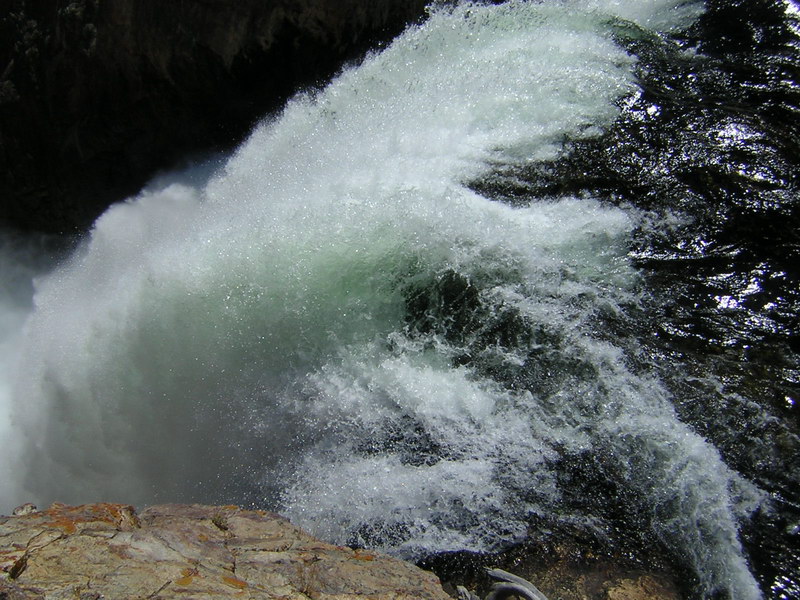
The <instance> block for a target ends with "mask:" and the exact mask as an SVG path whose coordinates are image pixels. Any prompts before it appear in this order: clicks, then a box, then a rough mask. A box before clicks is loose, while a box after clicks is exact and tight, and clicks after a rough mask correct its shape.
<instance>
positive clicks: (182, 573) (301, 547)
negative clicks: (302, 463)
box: [0, 504, 449, 600]
mask: <svg viewBox="0 0 800 600" xmlns="http://www.w3.org/2000/svg"><path fill="white" fill-rule="evenodd" d="M0 598H7V599H9V600H14V599H17V598H30V599H38V598H42V599H44V598H47V599H48V600H60V599H62V598H63V599H67V598H70V599H76V598H79V599H81V600H96V599H99V598H105V599H107V600H111V599H115V598H119V599H123V598H124V599H134V598H142V599H144V598H148V599H154V600H156V599H166V598H192V599H194V600H202V599H206V598H252V599H256V598H257V599H264V600H267V599H270V600H272V599H275V600H277V599H281V600H300V599H302V600H308V599H309V598H313V599H314V600H356V599H358V600H447V599H448V598H449V596H448V595H447V594H446V593H445V592H444V591H443V589H442V588H441V586H440V585H439V580H438V579H437V578H436V577H435V576H434V575H432V574H430V573H428V572H426V571H423V570H421V569H419V568H417V567H415V566H413V565H411V564H409V563H406V562H404V561H401V560H398V559H395V558H390V557H388V556H385V555H382V554H380V553H376V552H371V551H360V550H352V549H350V548H346V547H341V546H332V545H330V544H326V543H323V542H321V541H319V540H317V539H315V538H313V537H312V536H310V535H308V534H307V533H305V532H304V531H303V530H301V529H299V528H298V527H295V526H294V525H292V524H291V523H289V522H288V521H286V520H285V519H283V518H282V517H280V516H278V515H276V514H272V513H268V512H264V511H252V510H244V509H241V508H239V507H236V506H222V507H219V506H217V507H215V506H202V505H177V504H170V505H161V506H152V507H150V508H147V509H146V510H143V511H142V512H141V513H137V512H136V511H135V510H134V509H133V507H131V506H125V505H120V504H88V505H83V506H66V505H63V504H55V505H53V506H52V507H51V508H49V509H47V510H44V511H39V512H33V511H30V510H27V511H21V512H20V514H18V515H16V516H11V517H0Z"/></svg>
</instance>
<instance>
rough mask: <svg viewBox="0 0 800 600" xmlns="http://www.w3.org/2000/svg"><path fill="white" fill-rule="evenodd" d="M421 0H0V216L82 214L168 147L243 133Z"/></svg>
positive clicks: (38, 222)
mask: <svg viewBox="0 0 800 600" xmlns="http://www.w3.org/2000/svg"><path fill="white" fill-rule="evenodd" d="M425 4H426V2H425V0H182V1H180V2H177V1H176V2H164V1H163V0H75V1H72V2H70V1H68V0H0V198H2V204H0V224H2V223H6V224H10V225H12V226H16V227H19V228H23V229H38V230H41V231H52V232H62V231H72V230H80V229H83V228H85V227H87V226H88V225H89V224H90V223H91V222H92V220H93V219H94V218H95V217H96V216H97V214H99V212H101V211H102V210H103V209H104V208H105V207H106V206H107V205H108V204H109V203H110V202H112V201H114V200H117V199H120V198H121V197H123V196H125V195H128V194H131V193H133V192H135V191H136V190H137V189H138V188H139V187H140V186H141V185H142V184H143V183H144V181H145V180H146V178H147V177H149V176H151V175H152V174H153V173H154V172H155V170H157V169H159V168H166V167H168V166H170V165H171V164H173V163H174V161H176V160H177V159H178V158H180V157H183V156H185V155H187V154H190V153H200V152H204V151H208V150H211V149H215V148H224V147H230V146H232V145H234V144H235V143H237V142H238V141H240V140H241V139H242V137H243V136H244V135H245V134H246V132H247V131H248V130H249V129H250V128H251V127H252V126H253V124H254V123H255V122H256V121H257V120H258V118H260V117H261V116H263V115H264V114H265V113H266V112H267V111H268V110H270V109H274V108H277V107H278V106H280V103H281V102H283V101H284V100H285V98H286V97H287V96H288V95H289V94H291V93H292V91H293V90H295V89H297V87H298V86H303V85H309V84H314V83H318V82H320V81H324V79H325V78H327V77H329V76H330V75H331V74H332V73H333V72H335V70H336V69H337V68H338V66H339V65H340V64H341V63H342V62H343V61H345V60H347V59H349V58H353V57H357V56H358V55H359V54H360V53H363V52H364V51H365V50H366V49H368V48H369V47H370V46H371V45H374V44H376V43H377V42H378V41H380V40H388V39H391V38H392V37H393V36H395V35H396V34H397V33H399V32H400V31H401V30H402V29H403V27H404V26H405V25H406V24H407V23H408V22H410V21H412V20H414V19H416V18H419V17H420V16H421V15H422V13H423V9H424V6H425Z"/></svg>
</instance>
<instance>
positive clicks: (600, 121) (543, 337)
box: [2, 0, 759, 598]
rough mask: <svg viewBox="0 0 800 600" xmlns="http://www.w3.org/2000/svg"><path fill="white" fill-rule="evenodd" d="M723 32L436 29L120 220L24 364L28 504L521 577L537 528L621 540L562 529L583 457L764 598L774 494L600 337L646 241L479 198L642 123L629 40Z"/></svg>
mask: <svg viewBox="0 0 800 600" xmlns="http://www.w3.org/2000/svg"><path fill="white" fill-rule="evenodd" d="M697 12H698V7H697V6H696V5H694V4H685V3H682V2H677V1H674V0H673V1H669V0H663V1H649V2H643V1H641V0H627V1H621V0H618V1H612V0H596V1H595V2H591V3H588V8H587V3H586V2H569V1H563V2H551V3H534V2H521V1H520V2H510V3H508V4H506V5H503V6H491V7H490V6H478V5H466V4H465V5H462V6H460V7H459V8H457V9H437V10H434V11H432V14H431V16H430V19H429V20H428V21H427V22H426V23H425V24H424V25H423V26H422V27H419V28H414V29H411V30H409V31H408V32H406V33H405V34H404V35H403V36H401V37H400V38H399V39H398V40H396V41H395V43H394V44H393V45H392V46H391V47H390V48H388V49H387V50H386V51H384V52H382V53H381V54H378V55H375V56H372V57H370V58H369V59H367V60H366V61H365V62H364V64H362V65H361V66H359V67H358V68H355V69H353V70H350V71H347V72H345V73H343V74H342V75H341V76H340V77H338V78H337V79H336V80H335V81H334V82H333V83H332V84H331V85H329V86H328V87H327V88H326V89H325V90H323V91H321V92H319V93H317V94H314V95H305V96H300V97H298V98H296V99H294V100H293V101H292V102H290V103H289V105H288V106H287V107H286V109H285V110H284V112H283V113H282V114H281V115H279V116H277V117H275V118H274V119H272V120H270V121H269V122H266V123H264V124H262V125H261V126H260V127H259V128H258V129H257V130H256V131H255V132H254V133H253V135H252V137H251V138H250V140H248V142H247V143H246V144H244V146H243V147H242V148H241V149H240V150H239V151H238V152H237V154H236V155H235V156H233V157H232V158H231V159H230V161H229V162H228V163H227V164H226V165H225V167H224V168H222V169H221V170H220V171H219V172H218V173H216V174H215V175H214V176H213V177H212V178H211V179H210V181H208V182H207V183H204V184H197V185H187V184H173V185H166V184H164V185H161V186H159V187H157V188H155V189H151V190H149V191H147V192H144V193H143V194H141V195H140V196H139V197H138V198H135V199H132V200H130V201H128V202H126V203H124V204H120V205H117V206H115V207H112V208H111V209H110V210H109V211H108V212H107V213H106V214H105V215H103V216H102V217H101V218H100V220H99V221H98V222H97V224H96V226H95V228H94V231H93V232H92V235H91V238H90V239H88V240H87V242H86V244H85V245H84V247H83V248H82V249H81V250H80V251H79V252H78V253H76V255H75V256H74V258H73V259H72V260H71V261H70V262H69V264H67V265H65V266H64V267H63V268H61V269H60V270H59V271H57V272H56V273H55V274H53V275H51V276H49V277H47V278H44V279H42V280H41V281H39V283H38V285H37V291H36V296H35V304H36V309H35V311H34V312H33V314H32V315H31V317H30V319H29V320H28V322H27V326H26V330H25V335H24V340H23V341H18V340H16V339H15V338H14V336H13V335H12V334H11V333H9V335H8V336H7V340H8V341H7V342H6V343H7V344H13V346H14V348H21V349H22V350H21V357H22V358H21V361H20V363H19V365H18V366H17V367H15V368H14V369H13V372H12V370H11V369H10V368H9V369H8V370H7V372H6V373H5V374H4V376H5V377H6V379H5V380H4V383H3V385H4V388H3V389H4V390H9V389H11V388H13V389H11V391H10V392H8V391H4V402H6V403H7V404H6V406H7V411H6V412H11V413H12V416H13V418H14V420H15V427H14V430H13V431H15V432H22V434H23V435H24V439H19V438H18V437H17V434H16V433H14V434H13V435H12V429H10V428H7V431H5V432H3V435H4V437H5V436H8V438H9V439H10V440H12V441H11V443H9V444H8V447H13V448H17V449H19V451H20V453H21V454H22V455H24V460H23V461H20V462H16V463H15V462H9V461H7V463H6V467H7V468H6V473H5V476H6V477H7V479H6V481H8V482H9V485H7V486H6V488H5V489H4V490H3V496H2V500H3V502H7V503H8V506H12V505H13V504H12V502H13V503H19V502H23V501H28V500H35V501H37V502H39V503H46V502H49V501H52V500H56V499H58V500H61V501H66V502H85V501H94V500H117V501H125V502H133V503H138V504H144V503H152V502H157V501H205V502H223V501H225V502H254V503H257V504H260V505H265V506H269V507H278V508H280V509H281V511H282V512H283V513H284V514H286V515H287V516H289V517H290V518H291V519H292V520H294V521H295V522H297V523H298V524H300V525H303V526H305V527H308V528H310V529H311V530H312V531H314V532H315V533H317V534H318V535H321V536H323V537H326V538H328V539H331V540H335V541H337V542H340V543H368V544H372V545H375V544H378V545H383V546H386V547H388V548H389V549H391V550H392V551H393V552H396V553H399V554H401V555H404V556H419V555H420V554H422V553H426V552H432V551H441V550H453V549H461V548H468V549H474V550H487V549H494V548H497V547H500V546H502V545H503V544H507V543H510V542H513V541H515V540H519V539H522V538H523V537H524V536H525V534H526V528H527V523H528V521H529V520H530V519H531V518H532V517H533V516H536V515H542V516H546V517H548V518H554V519H555V520H556V521H562V522H570V523H580V524H582V525H583V526H587V527H593V526H596V527H598V528H599V527H600V525H599V524H595V520H599V519H597V518H596V517H595V516H593V515H592V514H591V511H590V510H589V509H588V508H587V509H586V510H583V511H578V510H576V511H572V512H569V511H565V510H563V509H562V508H561V506H562V504H561V500H562V498H563V495H564V493H565V490H564V489H563V485H565V484H564V479H563V477H561V475H560V473H561V472H560V471H559V466H560V464H561V461H562V458H563V457H581V460H584V461H589V462H591V461H596V462H597V465H598V467H599V468H601V469H602V470H603V471H607V472H610V473H614V474H615V476H616V477H617V478H618V479H619V483H620V485H622V486H623V488H624V490H625V493H626V497H628V498H629V500H627V502H628V505H627V507H626V508H627V509H629V510H630V511H632V514H633V513H634V512H636V513H637V514H639V513H641V514H644V515H651V516H652V519H653V522H652V525H651V527H652V532H653V534H654V535H655V536H657V537H658V538H659V539H660V540H661V541H662V542H663V543H664V544H666V545H667V546H668V547H669V548H671V549H673V551H674V552H675V553H676V555H678V556H681V557H684V558H686V560H687V561H688V563H689V564H690V565H691V566H692V567H693V568H694V570H695V571H696V573H697V578H698V586H699V591H700V592H703V593H709V594H710V593H711V592H712V591H713V590H715V589H719V590H728V591H729V592H730V593H731V594H732V596H733V597H735V598H755V597H758V595H759V594H758V591H757V588H756V585H755V582H754V580H753V578H752V576H751V575H750V573H749V571H748V569H747V565H746V563H745V560H744V558H743V556H742V553H741V547H740V545H739V542H738V540H737V528H738V524H739V520H740V519H742V518H744V517H745V516H746V514H747V512H748V511H749V510H751V509H752V507H753V506H754V505H755V503H756V502H757V500H758V494H757V492H756V491H755V490H753V489H751V487H750V486H749V485H747V484H746V483H745V482H743V481H741V480H740V479H739V478H738V477H737V476H736V475H735V474H734V473H733V472H731V471H730V470H729V469H728V468H727V467H725V465H724V464H723V463H722V461H721V460H720V457H719V455H718V453H717V451H716V450H715V449H714V448H713V447H711V446H710V445H708V444H707V443H705V442H704V441H703V440H702V439H701V438H700V437H698V436H697V435H696V434H694V433H693V432H691V431H690V430H689V429H688V428H687V427H686V426H684V425H683V424H682V423H680V422H679V421H678V419H677V417H676V415H675V413H674V411H673V409H672V407H671V404H670V400H669V398H668V396H667V394H666V392H665V391H664V389H663V388H662V386H661V385H660V384H659V382H658V381H656V380H655V379H653V378H652V377H651V376H649V375H648V374H647V372H646V371H643V370H642V369H640V368H634V367H633V366H632V364H633V362H634V361H633V360H632V359H633V358H635V357H634V356H632V354H633V355H635V354H636V346H635V341H633V340H625V341H624V347H623V344H622V342H620V343H619V344H616V343H612V342H610V341H608V340H607V339H605V336H603V332H602V331H598V329H597V328H598V324H602V322H603V321H602V316H603V315H617V316H622V318H625V315H626V314H627V312H629V311H632V310H634V309H635V307H636V305H637V302H638V298H637V294H638V288H637V283H638V281H637V274H636V272H635V271H634V270H633V269H632V267H631V266H630V265H629V263H628V261H627V256H626V253H627V246H626V244H627V241H628V238H629V235H630V233H631V231H632V229H633V228H634V227H635V226H636V225H637V218H638V217H637V215H636V214H635V213H633V212H631V211H623V210H621V209H616V208H610V207H606V206H603V205H601V204H599V203H598V202H594V201H591V200H586V199H583V200H578V199H569V198H565V199H563V200H561V201H559V202H549V203H534V204H533V205H532V206H530V207H529V208H510V207H508V206H505V205H503V204H500V203H497V202H493V201H490V200H488V199H486V198H483V197H481V196H480V195H478V194H476V193H474V192H472V191H470V190H469V189H467V188H466V187H465V185H464V184H465V183H466V182H468V181H470V180H475V179H477V178H479V177H480V176H481V175H482V174H483V173H487V172H488V171H489V170H490V169H491V168H492V165H496V164H509V163H523V162H525V161H531V160H538V159H543V158H550V157H553V156H555V155H557V153H558V152H560V151H561V149H562V143H563V140H564V139H565V137H566V136H572V137H576V136H580V135H587V136H588V135H593V134H595V133H597V132H598V131H600V129H601V128H602V127H603V126H604V125H606V124H608V123H609V122H610V121H611V120H613V119H614V118H615V116H616V114H617V108H616V106H615V101H616V100H617V99H619V98H620V97H622V96H624V95H625V94H627V93H630V92H632V91H633V90H634V89H635V82H634V80H633V76H632V73H631V64H632V61H633V59H632V58H631V57H630V56H628V55H626V54H625V53H624V52H623V51H622V50H620V49H619V48H618V47H617V46H616V45H615V44H614V43H613V41H612V38H611V33H612V31H611V25H610V18H611V17H612V16H613V17H616V18H623V19H630V20H632V21H634V22H636V23H638V24H639V25H641V26H642V27H649V28H660V29H667V28H669V27H674V26H679V25H685V24H686V23H688V22H690V20H691V18H693V17H694V16H696V14H697ZM452 281H456V282H457V283H456V284H455V287H456V289H457V291H458V295H459V298H460V300H457V301H456V302H458V301H463V300H464V298H471V301H472V302H473V303H474V304H475V305H476V306H479V307H480V308H478V309H475V310H476V311H477V312H473V313H470V314H472V315H473V318H475V319H476V323H475V324H474V325H473V326H472V327H467V328H464V327H462V328H461V331H462V333H463V335H455V334H452V331H453V330H454V329H457V328H458V327H459V325H458V323H459V319H460V317H459V316H458V314H456V312H457V311H456V312H453V311H451V312H450V313H448V310H450V309H451V308H452V307H448V306H447V303H446V302H444V303H443V302H439V301H438V300H436V299H437V298H439V297H440V296H441V297H444V296H446V294H447V289H448V288H447V286H448V285H449V284H448V282H452ZM458 282H461V283H460V284H459V283H458ZM466 282H469V284H470V286H467V287H464V286H465V285H466ZM458 285H461V288H459V287H458ZM437 294H438V295H439V296H437ZM417 296H419V297H422V298H423V310H422V311H420V312H419V313H418V314H415V313H414V312H413V311H412V310H411V309H410V306H411V299H413V298H415V297H417ZM424 302H428V304H427V305H425V304H424ZM437 302H439V304H437ZM504 319H506V320H508V319H511V320H514V319H516V322H517V326H515V327H514V328H512V329H513V334H510V335H511V338H512V339H508V336H506V337H503V335H502V334H498V333H496V331H497V330H502V327H503V325H502V323H503V322H504ZM431 323H433V324H432V325H431ZM493 324H497V327H495V329H494V330H493V329H492V327H493ZM462 325H463V324H462ZM12 330H15V327H11V328H10V329H9V331H12ZM492 331H495V333H492ZM509 331H512V330H511V329H510V330H509ZM493 336H494V337H493ZM15 356H16V354H15ZM458 365H461V366H458ZM9 377H10V378H11V379H12V380H13V381H12V382H11V384H9V383H8V378H9ZM12 459H13V457H12ZM9 465H10V468H9Z"/></svg>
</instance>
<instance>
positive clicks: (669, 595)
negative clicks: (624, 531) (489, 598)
mask: <svg viewBox="0 0 800 600" xmlns="http://www.w3.org/2000/svg"><path fill="white" fill-rule="evenodd" d="M592 546H593V544H592V543H591V542H589V541H587V540H586V539H582V538H580V537H576V538H574V539H571V538H568V537H565V538H564V539H562V540H560V541H558V542H556V543H546V544H531V545H521V546H518V547H515V548H512V549H510V550H508V551H506V552H503V553H500V554H495V555H474V554H469V553H454V554H451V555H441V556H439V557H434V558H433V559H432V560H429V561H426V563H425V564H424V567H425V568H429V569H431V570H432V571H434V572H436V573H437V574H438V575H439V577H440V578H441V580H442V582H443V585H444V589H445V590H448V591H449V592H450V593H451V594H452V593H453V592H454V591H455V588H456V586H458V585H463V586H465V587H467V588H468V589H469V590H470V591H472V592H473V593H476V594H477V595H479V596H480V597H484V596H485V595H486V594H487V593H488V592H489V590H490V585H491V583H492V581H491V580H490V579H489V578H488V577H487V576H486V575H485V572H486V569H487V568H501V569H505V570H506V571H509V572H512V573H513V574H514V575H516V576H518V577H523V578H524V579H527V580H528V581H530V582H531V583H533V584H534V585H535V586H536V587H537V588H538V589H539V590H540V591H541V592H542V593H543V594H544V595H545V596H546V597H547V598H549V599H550V600H681V599H682V598H683V597H684V593H686V592H689V590H683V592H684V593H682V590H681V589H680V586H679V583H680V581H679V578H678V576H677V574H676V573H674V572H673V571H672V570H671V569H669V568H667V567H666V566H664V565H658V564H657V563H651V564H648V565H647V566H645V565H644V564H643V563H642V562H641V561H638V560H632V559H631V558H629V557H625V556H620V555H612V554H608V553H607V552H603V551H601V552H596V551H595V550H593V549H592ZM648 562H649V561H648Z"/></svg>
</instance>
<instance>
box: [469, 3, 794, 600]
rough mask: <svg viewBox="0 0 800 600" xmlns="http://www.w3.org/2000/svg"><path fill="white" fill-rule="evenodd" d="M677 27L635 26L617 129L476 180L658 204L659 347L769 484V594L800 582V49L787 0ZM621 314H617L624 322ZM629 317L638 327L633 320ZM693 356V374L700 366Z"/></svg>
mask: <svg viewBox="0 0 800 600" xmlns="http://www.w3.org/2000/svg"><path fill="white" fill-rule="evenodd" d="M707 6H708V8H707V12H706V13H705V15H704V16H703V17H702V18H701V19H700V20H699V21H698V22H697V23H696V24H695V25H694V26H693V27H692V28H691V30H690V31H688V32H685V33H683V34H681V35H680V36H675V37H673V38H665V37H660V38H655V37H652V36H648V35H644V34H643V35H642V36H641V37H640V38H639V39H631V38H630V37H629V36H626V37H621V40H620V41H621V43H623V44H624V45H625V46H626V47H627V48H628V50H629V51H630V52H632V53H633V54H635V55H636V56H637V57H638V58H639V61H640V62H639V64H638V67H637V75H638V77H639V79H640V82H641V85H642V92H641V93H640V94H636V95H635V96H634V97H632V98H628V99H626V100H625V101H624V102H623V105H624V109H623V115H622V117H621V118H620V119H619V120H618V121H617V122H616V123H615V125H614V126H613V127H612V128H611V129H610V130H609V131H608V132H607V133H606V134H605V135H604V136H602V137H601V138H599V139H593V140H590V141H577V142H574V143H573V144H572V150H571V152H570V153H569V155H568V156H566V157H564V158H561V159H559V160H556V161H550V162H545V163H539V164H537V165H535V166H534V167H532V168H529V169H524V170H520V169H512V170H499V171H498V172H496V173H495V174H494V176H493V177H491V178H489V179H486V180H482V181H480V182H477V183H476V184H475V187H476V189H479V190H482V191H484V192H488V193H491V194H493V195H494V197H495V198H497V199H498V200H501V201H506V202H512V203H515V204H518V203H519V204H522V203H526V202H529V201H530V199H531V198H532V197H535V198H541V197H548V196H552V197H557V196H559V195H562V194H578V195H587V196H588V195H591V196H594V197H598V196H599V197H602V198H604V199H605V200H606V201H607V202H611V203H614V204H616V205H623V206H624V205H632V206H635V207H637V208H639V209H641V210H644V211H647V212H648V213H649V214H650V218H651V219H652V221H653V222H655V223H659V224H660V226H658V227H655V228H652V229H649V230H641V231H640V232H639V234H638V235H637V237H636V241H635V248H634V250H633V255H634V256H635V260H636V262H637V264H638V265H639V266H640V267H641V269H642V270H643V272H644V273H645V277H646V285H647V287H648V289H649V290H651V292H652V298H653V304H652V306H650V310H651V312H650V315H649V316H648V317H647V318H646V319H645V321H646V322H645V323H639V324H638V325H637V327H642V328H644V329H645V331H646V333H645V335H644V337H645V339H648V340H649V341H648V344H647V347H648V351H649V352H650V353H651V356H653V357H655V358H656V362H659V363H660V364H662V365H669V366H668V367H665V368H664V369H663V370H662V372H661V376H662V377H663V379H664V380H665V381H667V382H668V385H669V386H670V388H671V389H672V391H673V393H674V395H675V398H676V399H677V405H676V407H677V410H678V411H679V414H680V416H681V418H682V419H683V420H684V421H685V422H686V423H689V424H690V425H691V426H692V428H693V429H694V430H695V431H697V432H698V433H700V434H701V435H702V436H703V437H705V438H707V439H708V440H711V441H712V442H713V443H714V445H715V446H716V447H717V448H718V449H719V450H720V451H721V453H722V454H723V456H724V458H725V461H726V462H727V463H728V464H729V465H730V466H732V467H733V468H734V469H736V470H737V471H739V472H740V473H743V474H744V475H745V476H746V477H748V478H749V479H752V480H753V481H755V482H757V484H758V485H759V486H760V487H762V488H763V489H764V490H767V491H768V492H769V495H770V502H769V503H768V506H767V507H765V508H763V509H762V510H760V511H759V512H758V513H757V514H756V515H755V517H754V519H753V521H752V523H750V524H749V525H748V526H746V527H745V540H744V541H745V546H746V550H747V553H748V556H749V560H750V561H751V564H752V565H753V567H754V569H755V571H756V573H757V578H758V580H759V582H760V585H761V587H762V589H763V591H764V594H765V596H766V597H769V598H776V599H778V598H797V597H800V442H799V441H798V433H800V406H798V402H800V360H798V359H799V356H800V355H799V354H798V353H799V352H800V212H798V201H799V199H800V196H798V192H799V191H800V190H799V189H798V183H800V118H799V117H800V85H799V84H798V82H800V54H799V52H798V18H797V17H798V13H797V7H796V5H795V7H794V8H792V6H791V5H790V4H789V3H788V2H770V1H749V0H748V1H739V2H735V1H727V2H721V1H716V2H714V1H712V2H708V3H707ZM611 325H612V327H613V325H614V324H611ZM617 325H618V327H619V330H612V335H625V327H626V325H625V324H617ZM676 363H677V364H678V365H680V369H678V370H676V369H675V364H676ZM687 374H688V375H687Z"/></svg>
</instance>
